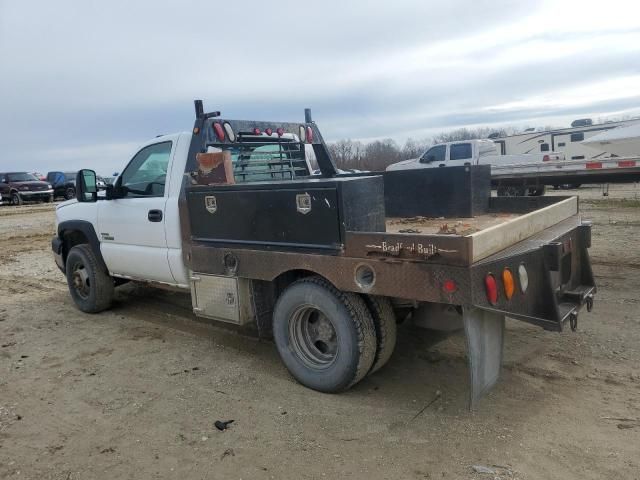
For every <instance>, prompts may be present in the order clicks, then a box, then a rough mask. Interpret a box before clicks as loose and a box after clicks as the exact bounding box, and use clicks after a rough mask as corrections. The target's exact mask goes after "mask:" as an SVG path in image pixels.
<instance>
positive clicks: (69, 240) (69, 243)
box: [61, 230, 89, 262]
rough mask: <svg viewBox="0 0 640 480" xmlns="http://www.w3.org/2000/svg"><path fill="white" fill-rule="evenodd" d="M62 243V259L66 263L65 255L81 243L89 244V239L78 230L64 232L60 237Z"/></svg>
mask: <svg viewBox="0 0 640 480" xmlns="http://www.w3.org/2000/svg"><path fill="white" fill-rule="evenodd" d="M61 237H62V239H63V241H64V243H63V245H64V246H63V249H62V258H63V259H64V261H65V262H66V261H67V255H68V254H69V251H70V250H71V249H72V248H73V247H75V246H76V245H80V244H81V243H89V239H88V238H87V236H86V235H85V234H84V233H83V232H81V231H79V230H66V231H64V232H63V233H62V235H61Z"/></svg>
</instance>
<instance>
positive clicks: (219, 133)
mask: <svg viewBox="0 0 640 480" xmlns="http://www.w3.org/2000/svg"><path fill="white" fill-rule="evenodd" d="M213 131H214V132H216V137H218V140H219V141H221V142H224V129H223V128H222V125H220V124H219V123H214V124H213Z"/></svg>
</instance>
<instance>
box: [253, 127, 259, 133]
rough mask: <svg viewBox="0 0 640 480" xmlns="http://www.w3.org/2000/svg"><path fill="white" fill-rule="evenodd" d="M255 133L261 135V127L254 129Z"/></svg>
mask: <svg viewBox="0 0 640 480" xmlns="http://www.w3.org/2000/svg"><path fill="white" fill-rule="evenodd" d="M253 134H254V135H260V129H259V128H258V127H256V128H254V129H253Z"/></svg>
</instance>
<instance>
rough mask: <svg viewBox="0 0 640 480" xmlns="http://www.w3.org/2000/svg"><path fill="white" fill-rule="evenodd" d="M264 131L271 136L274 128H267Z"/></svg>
mask: <svg viewBox="0 0 640 480" xmlns="http://www.w3.org/2000/svg"><path fill="white" fill-rule="evenodd" d="M264 133H266V134H267V135H269V136H271V134H272V133H273V130H271V129H270V128H267V129H266V130H265V131H264Z"/></svg>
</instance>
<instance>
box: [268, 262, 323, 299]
mask: <svg viewBox="0 0 640 480" xmlns="http://www.w3.org/2000/svg"><path fill="white" fill-rule="evenodd" d="M312 275H318V274H317V273H316V272H312V271H311V270H304V269H297V270H288V271H286V272H283V273H281V274H280V275H278V276H277V277H276V278H274V279H273V284H274V286H275V289H276V291H275V293H276V298H277V297H279V296H280V294H281V293H282V292H283V291H284V289H285V288H287V287H288V286H289V285H291V284H292V283H293V282H295V281H296V280H300V279H301V278H304V277H310V276H312ZM323 278H324V277H323ZM325 280H327V279H325ZM327 281H328V280H327Z"/></svg>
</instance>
